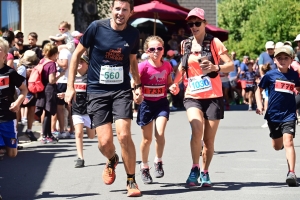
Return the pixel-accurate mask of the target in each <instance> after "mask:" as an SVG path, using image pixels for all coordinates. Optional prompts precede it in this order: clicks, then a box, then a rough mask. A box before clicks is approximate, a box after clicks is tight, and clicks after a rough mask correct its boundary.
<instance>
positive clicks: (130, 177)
mask: <svg viewBox="0 0 300 200" xmlns="http://www.w3.org/2000/svg"><path fill="white" fill-rule="evenodd" d="M130 179H132V180H133V182H134V183H135V174H127V184H128V181H129V180H130Z"/></svg>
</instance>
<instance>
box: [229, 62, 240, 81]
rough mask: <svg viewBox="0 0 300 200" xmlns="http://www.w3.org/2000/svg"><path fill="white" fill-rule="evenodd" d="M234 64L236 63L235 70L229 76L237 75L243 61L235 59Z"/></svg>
mask: <svg viewBox="0 0 300 200" xmlns="http://www.w3.org/2000/svg"><path fill="white" fill-rule="evenodd" d="M233 64H234V70H233V71H232V72H229V78H233V77H236V75H237V73H238V69H239V67H240V64H241V62H240V61H239V60H235V61H234V62H233Z"/></svg>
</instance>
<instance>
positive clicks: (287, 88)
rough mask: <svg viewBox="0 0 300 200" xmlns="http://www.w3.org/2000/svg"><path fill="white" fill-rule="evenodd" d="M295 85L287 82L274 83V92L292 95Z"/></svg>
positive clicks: (278, 81)
mask: <svg viewBox="0 0 300 200" xmlns="http://www.w3.org/2000/svg"><path fill="white" fill-rule="evenodd" d="M294 88H295V83H291V82H288V81H281V80H276V81H275V91H277V92H285V93H290V94H293V93H294Z"/></svg>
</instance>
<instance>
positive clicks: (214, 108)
mask: <svg viewBox="0 0 300 200" xmlns="http://www.w3.org/2000/svg"><path fill="white" fill-rule="evenodd" d="M183 104H184V107H185V109H186V110H187V109H189V108H192V107H195V108H198V109H200V110H201V111H202V112H203V115H204V119H206V120H219V119H223V118H224V101H223V97H218V98H211V99H192V98H186V99H184V100H183Z"/></svg>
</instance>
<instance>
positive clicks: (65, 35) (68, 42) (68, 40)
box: [49, 21, 75, 53]
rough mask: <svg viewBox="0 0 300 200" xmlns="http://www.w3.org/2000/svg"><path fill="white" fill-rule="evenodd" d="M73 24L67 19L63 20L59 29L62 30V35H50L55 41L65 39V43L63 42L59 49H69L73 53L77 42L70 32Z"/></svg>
mask: <svg viewBox="0 0 300 200" xmlns="http://www.w3.org/2000/svg"><path fill="white" fill-rule="evenodd" d="M70 29H71V24H69V23H68V22H66V21H62V22H61V23H60V24H59V28H58V30H59V31H60V33H61V35H60V36H49V38H50V40H54V41H61V40H64V41H65V44H62V45H60V46H59V47H58V51H61V50H62V49H68V50H69V51H70V52H71V53H73V51H74V50H75V43H74V39H73V37H72V35H71V33H70Z"/></svg>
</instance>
